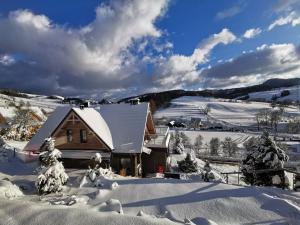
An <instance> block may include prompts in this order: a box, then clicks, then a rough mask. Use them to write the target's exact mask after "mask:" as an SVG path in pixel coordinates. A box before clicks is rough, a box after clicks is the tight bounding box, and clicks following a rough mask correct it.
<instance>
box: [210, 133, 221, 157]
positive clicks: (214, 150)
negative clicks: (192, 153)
mask: <svg viewBox="0 0 300 225" xmlns="http://www.w3.org/2000/svg"><path fill="white" fill-rule="evenodd" d="M209 147H210V154H211V155H219V148H220V139H219V138H217V137H216V138H212V139H211V140H210V142H209Z"/></svg>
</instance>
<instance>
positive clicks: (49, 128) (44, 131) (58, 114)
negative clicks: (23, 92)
mask: <svg viewBox="0 0 300 225" xmlns="http://www.w3.org/2000/svg"><path fill="white" fill-rule="evenodd" d="M70 110H71V107H69V106H68V107H57V108H56V110H55V111H54V112H53V113H52V114H51V115H50V116H49V117H48V119H47V120H46V122H45V123H44V124H43V126H42V127H41V128H40V129H39V131H38V132H37V133H36V134H35V135H34V136H33V137H32V138H31V140H30V141H29V142H28V144H27V145H26V146H25V148H24V150H25V151H38V150H39V149H40V147H41V146H42V145H43V143H44V142H45V138H47V137H49V136H50V135H51V134H52V132H53V131H54V130H55V128H56V127H57V126H58V125H59V124H60V122H61V121H62V120H63V119H64V118H65V117H66V115H67V114H68V113H69V112H70Z"/></svg>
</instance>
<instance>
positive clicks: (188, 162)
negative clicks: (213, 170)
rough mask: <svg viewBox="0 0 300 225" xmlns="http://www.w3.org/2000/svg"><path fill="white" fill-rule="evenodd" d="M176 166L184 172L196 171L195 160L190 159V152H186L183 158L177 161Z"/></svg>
mask: <svg viewBox="0 0 300 225" xmlns="http://www.w3.org/2000/svg"><path fill="white" fill-rule="evenodd" d="M178 168H179V169H180V170H181V171H182V172H184V173H194V172H197V171H198V165H197V162H196V161H195V160H193V159H192V155H191V154H190V153H187V154H186V157H185V159H184V160H182V161H179V162H178Z"/></svg>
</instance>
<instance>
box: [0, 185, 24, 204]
mask: <svg viewBox="0 0 300 225" xmlns="http://www.w3.org/2000/svg"><path fill="white" fill-rule="evenodd" d="M21 196H23V193H22V191H21V190H20V189H19V187H18V186H17V185H15V184H12V183H11V182H10V181H7V180H0V197H2V198H7V199H14V198H17V197H21Z"/></svg>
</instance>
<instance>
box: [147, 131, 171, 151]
mask: <svg viewBox="0 0 300 225" xmlns="http://www.w3.org/2000/svg"><path fill="white" fill-rule="evenodd" d="M155 131H156V133H155V134H148V135H147V136H146V140H145V146H146V147H150V148H151V147H157V148H159V147H160V148H166V147H168V143H169V127H163V126H160V127H156V128H155Z"/></svg>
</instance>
